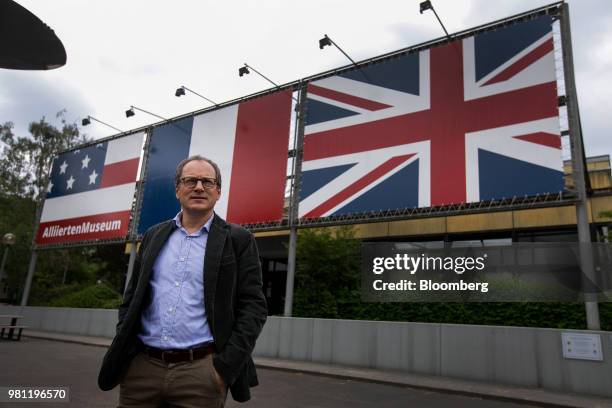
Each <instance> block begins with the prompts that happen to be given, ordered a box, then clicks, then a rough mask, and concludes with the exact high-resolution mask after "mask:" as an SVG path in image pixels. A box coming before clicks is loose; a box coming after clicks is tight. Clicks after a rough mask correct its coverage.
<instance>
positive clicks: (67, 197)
mask: <svg viewBox="0 0 612 408" xmlns="http://www.w3.org/2000/svg"><path fill="white" fill-rule="evenodd" d="M143 138H144V133H142V132H141V133H135V134H132V135H128V136H124V137H121V138H118V139H114V140H111V141H106V142H102V143H98V144H95V145H91V146H88V147H85V148H82V149H77V150H73V151H69V152H66V153H63V154H60V155H58V156H57V157H55V158H54V160H53V165H52V169H51V176H50V181H49V185H48V186H47V195H46V198H45V204H44V207H43V211H42V214H41V218H40V226H39V229H38V233H37V237H36V243H37V244H38V245H49V244H62V243H74V242H77V241H91V240H97V239H113V238H122V237H125V236H126V235H127V232H128V226H129V220H130V212H131V208H132V202H133V199H134V191H135V189H136V177H137V171H138V165H139V162H140V153H141V151H142V143H143Z"/></svg>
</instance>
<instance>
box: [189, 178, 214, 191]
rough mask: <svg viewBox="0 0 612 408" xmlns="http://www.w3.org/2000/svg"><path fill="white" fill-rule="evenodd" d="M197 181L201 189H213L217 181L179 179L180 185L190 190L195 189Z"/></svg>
mask: <svg viewBox="0 0 612 408" xmlns="http://www.w3.org/2000/svg"><path fill="white" fill-rule="evenodd" d="M198 181H199V182H200V183H202V187H204V188H206V189H211V188H214V187H215V186H216V185H217V180H215V179H211V178H198V177H181V183H183V185H184V186H185V187H187V188H190V189H191V188H196V186H197V185H198Z"/></svg>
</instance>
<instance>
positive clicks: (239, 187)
mask: <svg viewBox="0 0 612 408" xmlns="http://www.w3.org/2000/svg"><path fill="white" fill-rule="evenodd" d="M291 95H292V92H291V90H286V91H283V92H277V93H275V94H272V95H268V96H266V97H264V98H257V99H253V100H250V101H247V102H244V103H241V104H240V108H239V109H238V118H237V126H236V142H235V148H234V155H233V161H232V163H233V165H232V175H231V179H232V184H231V185H230V191H229V201H228V209H227V220H228V221H231V222H235V223H254V222H261V221H273V220H279V219H281V218H282V216H283V206H284V194H285V177H286V170H287V151H288V148H289V147H288V144H289V129H290V122H291ZM254 169H257V170H256V171H254Z"/></svg>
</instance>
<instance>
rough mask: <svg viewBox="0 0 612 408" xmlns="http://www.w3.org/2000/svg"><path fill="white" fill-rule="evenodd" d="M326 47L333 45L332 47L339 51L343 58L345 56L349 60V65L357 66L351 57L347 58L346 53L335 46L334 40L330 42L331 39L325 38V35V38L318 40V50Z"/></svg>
mask: <svg viewBox="0 0 612 408" xmlns="http://www.w3.org/2000/svg"><path fill="white" fill-rule="evenodd" d="M326 45H330V46H331V45H333V46H334V47H336V48H337V49H338V50H340V52H341V53H342V54H344V56H345V57H346V58H348V59H349V61H351V63H352V64H353V65H355V66H356V65H357V63H356V62H355V60H353V59H352V58H351V57H349V55H348V54H347V53H346V52H344V50H343V49H342V48H340V47H339V46H338V44H336V43H335V42H334V40H332V39H331V38H329V37H328V36H327V34H325V36H324V37H323V38H321V39H320V40H319V48H320V49H323V47H325V46H326Z"/></svg>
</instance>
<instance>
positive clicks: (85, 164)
mask: <svg viewBox="0 0 612 408" xmlns="http://www.w3.org/2000/svg"><path fill="white" fill-rule="evenodd" d="M90 161H91V159H90V158H89V155H87V154H86V155H85V158H84V159H83V160H81V163H82V164H83V167H81V168H82V169H85V168H87V166H89V162H90Z"/></svg>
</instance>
